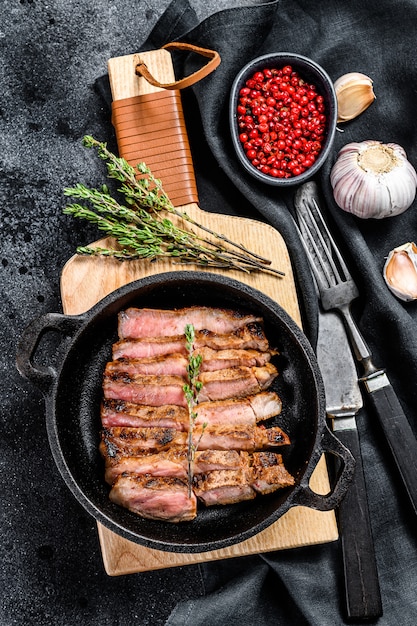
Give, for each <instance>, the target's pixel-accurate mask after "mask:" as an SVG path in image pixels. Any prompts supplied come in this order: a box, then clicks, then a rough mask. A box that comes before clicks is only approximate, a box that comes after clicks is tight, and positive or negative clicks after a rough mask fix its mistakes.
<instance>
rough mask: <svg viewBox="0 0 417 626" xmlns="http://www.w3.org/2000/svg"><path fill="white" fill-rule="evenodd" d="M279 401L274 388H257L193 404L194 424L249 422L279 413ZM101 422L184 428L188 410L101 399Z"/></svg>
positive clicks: (120, 424)
mask: <svg viewBox="0 0 417 626" xmlns="http://www.w3.org/2000/svg"><path fill="white" fill-rule="evenodd" d="M281 409H282V402H281V400H280V398H279V396H278V395H277V394H276V393H275V392H274V391H261V392H260V393H258V394H256V395H254V396H247V397H246V398H229V399H227V400H216V401H215V402H202V403H201V404H199V405H198V406H197V407H196V413H197V417H196V419H195V424H204V423H207V424H211V425H216V424H218V425H221V424H228V425H229V426H231V425H233V424H241V425H242V424H252V425H255V424H256V423H257V422H259V421H263V420H267V419H269V418H271V417H275V416H276V415H279V414H280V412H281ZM101 422H102V425H103V426H104V427H105V428H110V427H111V426H131V427H136V428H144V427H157V428H175V429H176V430H188V427H189V415H188V409H186V408H185V407H181V406H177V405H175V404H164V405H162V406H147V405H142V404H135V403H133V402H126V401H125V400H110V399H104V400H103V402H102V406H101Z"/></svg>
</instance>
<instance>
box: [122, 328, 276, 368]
mask: <svg viewBox="0 0 417 626" xmlns="http://www.w3.org/2000/svg"><path fill="white" fill-rule="evenodd" d="M194 345H195V348H196V350H198V349H201V348H205V347H207V348H211V349H212V350H247V349H250V350H258V351H260V352H266V351H267V350H268V349H269V343H268V340H267V338H266V336H265V332H264V330H263V327H262V325H261V324H260V323H258V322H253V323H250V324H246V325H245V326H243V327H242V328H239V329H238V330H236V331H235V332H233V333H230V334H227V335H220V334H216V333H213V332H211V331H208V330H201V331H196V333H195V344H194ZM175 353H177V354H184V355H185V354H187V349H186V345H185V337H184V335H177V336H175V337H144V338H142V339H122V340H120V341H117V342H116V343H115V344H114V345H113V359H114V360H116V359H120V358H144V357H152V356H161V355H167V354H175Z"/></svg>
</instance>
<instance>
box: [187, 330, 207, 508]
mask: <svg viewBox="0 0 417 626" xmlns="http://www.w3.org/2000/svg"><path fill="white" fill-rule="evenodd" d="M184 334H185V339H186V347H187V352H188V364H187V376H188V383H186V384H185V385H184V386H183V391H184V395H185V399H186V401H187V406H188V448H187V461H188V495H189V496H191V489H192V484H193V478H194V459H195V453H196V451H197V448H198V446H199V443H200V441H201V437H202V436H203V433H204V429H205V428H206V426H207V424H206V423H204V424H203V425H202V431H201V434H200V437H199V439H198V441H197V442H194V439H193V434H194V425H195V420H196V419H197V416H198V413H197V412H196V410H195V407H196V406H197V404H198V396H199V394H200V391H201V389H202V387H203V383H202V382H201V381H199V380H198V375H199V373H200V367H201V363H202V361H203V358H202V356H201V354H194V341H195V330H194V326H193V325H192V324H187V325H186V326H185V329H184Z"/></svg>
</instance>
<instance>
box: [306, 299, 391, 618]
mask: <svg viewBox="0 0 417 626" xmlns="http://www.w3.org/2000/svg"><path fill="white" fill-rule="evenodd" d="M317 360H318V363H319V366H320V370H321V373H322V376H323V381H324V387H325V393H326V411H327V416H328V417H329V418H330V419H331V420H332V421H333V431H334V432H335V434H336V436H337V437H338V439H339V440H340V441H341V442H342V443H343V444H344V445H345V446H346V447H347V448H348V449H349V450H350V451H351V453H352V454H353V456H354V458H355V460H356V467H355V474H354V477H353V480H352V483H351V486H350V488H349V490H348V492H347V494H346V496H345V497H344V499H343V500H342V502H341V504H340V505H339V510H338V519H339V528H340V537H341V547H342V555H343V566H344V582H345V596H346V611H347V617H348V619H350V620H352V621H353V620H371V619H376V618H378V617H380V616H381V615H382V602H381V593H380V588H379V580H378V571H377V564H376V558H375V551H374V543H373V538H372V530H371V522H370V517H369V510H368V500H367V495H366V485H365V478H364V473H363V465H362V457H361V450H360V441H359V434H358V430H357V425H356V414H357V412H358V411H359V409H361V408H362V405H363V401H362V395H361V392H360V388H359V383H358V375H357V371H356V366H355V362H354V360H353V356H352V352H351V349H350V345H349V342H348V339H347V336H346V331H345V328H344V325H343V322H342V320H341V319H340V317H339V316H338V315H337V313H333V312H331V311H330V312H322V311H320V313H319V331H318V341H317Z"/></svg>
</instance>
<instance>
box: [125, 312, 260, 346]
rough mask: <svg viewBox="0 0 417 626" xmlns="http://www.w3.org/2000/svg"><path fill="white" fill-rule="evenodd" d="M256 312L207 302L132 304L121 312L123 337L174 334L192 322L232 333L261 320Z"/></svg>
mask: <svg viewBox="0 0 417 626" xmlns="http://www.w3.org/2000/svg"><path fill="white" fill-rule="evenodd" d="M260 321H261V318H260V317H258V316H256V315H251V314H246V313H240V312H239V311H230V310H227V309H218V308H212V307H205V306H191V307H186V308H184V309H176V310H164V309H146V308H143V309H138V308H134V307H131V308H129V309H126V310H125V311H121V312H120V313H119V324H118V331H119V337H120V339H126V338H141V337H172V336H175V335H181V334H183V333H184V329H185V326H186V325H187V324H192V325H193V326H194V329H195V330H203V329H204V330H209V331H211V332H213V333H216V334H219V335H226V334H228V333H232V332H234V331H235V330H237V329H238V328H241V327H242V326H244V325H245V324H249V323H250V322H260Z"/></svg>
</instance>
